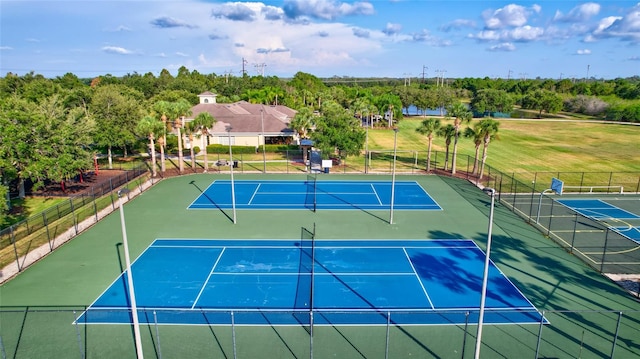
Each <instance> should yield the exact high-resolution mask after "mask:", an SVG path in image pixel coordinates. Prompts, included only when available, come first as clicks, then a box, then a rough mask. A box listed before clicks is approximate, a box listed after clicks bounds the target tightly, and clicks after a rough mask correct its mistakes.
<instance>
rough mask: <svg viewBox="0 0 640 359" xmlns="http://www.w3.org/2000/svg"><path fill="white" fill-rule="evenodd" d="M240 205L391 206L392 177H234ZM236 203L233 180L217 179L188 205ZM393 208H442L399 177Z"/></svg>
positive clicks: (206, 206) (224, 206) (228, 205)
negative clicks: (343, 178)
mask: <svg viewBox="0 0 640 359" xmlns="http://www.w3.org/2000/svg"><path fill="white" fill-rule="evenodd" d="M233 192H234V193H235V206H236V208H239V209H312V210H315V209H334V210H335V209H360V210H363V209H366V210H376V209H379V210H385V209H390V207H391V192H392V182H390V181H315V180H310V181H259V180H258V181H247V180H242V181H234V186H233ZM232 206H233V198H232V191H231V181H227V180H222V181H220V180H216V181H214V182H213V183H212V184H211V185H210V186H209V187H208V188H207V189H206V190H205V191H204V192H203V193H202V194H201V195H200V196H198V198H196V200H195V201H194V202H193V203H191V205H189V209H216V208H218V209H228V208H232ZM393 208H394V209H399V210H441V208H440V206H439V205H438V204H437V203H436V202H435V201H434V200H433V198H431V196H429V194H428V193H427V192H426V191H425V190H424V188H422V187H421V186H420V184H418V183H417V182H415V181H396V182H395V187H394V201H393Z"/></svg>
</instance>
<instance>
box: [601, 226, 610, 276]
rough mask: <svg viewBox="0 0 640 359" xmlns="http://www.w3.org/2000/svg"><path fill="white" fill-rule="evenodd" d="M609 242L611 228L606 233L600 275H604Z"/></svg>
mask: <svg viewBox="0 0 640 359" xmlns="http://www.w3.org/2000/svg"><path fill="white" fill-rule="evenodd" d="M608 241H609V228H606V229H605V231H604V248H603V249H602V259H601V260H600V273H604V259H605V257H606V255H607V242H608Z"/></svg>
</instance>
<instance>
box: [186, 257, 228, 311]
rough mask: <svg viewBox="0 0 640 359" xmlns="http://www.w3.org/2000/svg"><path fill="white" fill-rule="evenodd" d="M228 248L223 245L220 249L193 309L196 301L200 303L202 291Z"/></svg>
mask: <svg viewBox="0 0 640 359" xmlns="http://www.w3.org/2000/svg"><path fill="white" fill-rule="evenodd" d="M226 249H227V248H226V247H223V248H222V251H220V254H219V255H218V258H217V259H216V262H215V263H214V264H213V267H212V268H211V271H210V272H209V275H208V276H207V280H205V281H204V283H203V284H202V288H200V292H199V293H198V295H197V296H196V300H194V301H193V305H192V306H191V309H193V308H195V306H196V303H198V301H199V300H200V296H202V292H204V289H205V288H206V287H207V283H209V278H211V275H212V274H213V271H214V270H215V269H216V266H218V262H220V259H221V258H222V255H223V254H224V251H225V250H226Z"/></svg>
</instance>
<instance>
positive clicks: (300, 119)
mask: <svg viewBox="0 0 640 359" xmlns="http://www.w3.org/2000/svg"><path fill="white" fill-rule="evenodd" d="M314 118H315V115H314V114H313V112H312V111H311V109H310V108H309V107H303V108H301V109H300V110H299V111H298V112H297V113H296V114H295V116H293V119H292V120H291V122H290V123H289V127H291V129H292V130H294V131H296V133H298V136H299V137H300V138H307V137H308V135H309V132H310V131H311V129H313V127H314Z"/></svg>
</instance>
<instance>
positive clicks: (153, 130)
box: [136, 116, 164, 177]
mask: <svg viewBox="0 0 640 359" xmlns="http://www.w3.org/2000/svg"><path fill="white" fill-rule="evenodd" d="M163 129H164V124H163V123H162V122H160V121H159V120H158V119H157V118H155V117H153V116H145V117H143V118H142V119H141V120H140V122H138V126H137V127H136V130H137V131H138V132H140V133H143V134H145V135H146V136H147V138H148V139H149V149H150V150H151V168H152V171H151V172H152V175H153V177H155V176H156V175H157V170H156V165H157V164H156V145H155V143H154V142H153V141H154V139H155V138H156V136H157V135H159V134H161V133H163ZM160 148H162V147H160Z"/></svg>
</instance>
